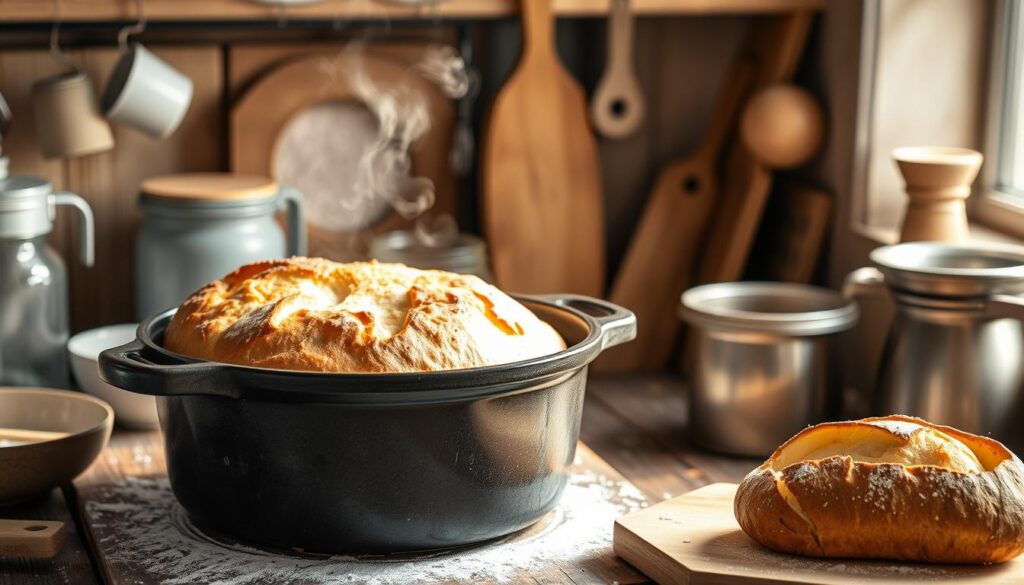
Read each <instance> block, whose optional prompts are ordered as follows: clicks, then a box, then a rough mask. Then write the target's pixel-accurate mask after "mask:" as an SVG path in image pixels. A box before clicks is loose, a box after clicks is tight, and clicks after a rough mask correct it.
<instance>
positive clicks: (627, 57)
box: [608, 0, 633, 77]
mask: <svg viewBox="0 0 1024 585" xmlns="http://www.w3.org/2000/svg"><path fill="white" fill-rule="evenodd" d="M610 10H611V15H609V17H608V26H609V29H608V64H609V65H608V68H609V69H611V70H613V71H620V70H625V71H630V70H631V67H632V63H633V10H632V9H631V8H630V6H629V0H612V5H611V8H610ZM628 75H630V77H632V72H630V73H628Z"/></svg>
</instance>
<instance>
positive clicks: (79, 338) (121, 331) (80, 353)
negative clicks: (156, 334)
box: [68, 323, 157, 429]
mask: <svg viewBox="0 0 1024 585" xmlns="http://www.w3.org/2000/svg"><path fill="white" fill-rule="evenodd" d="M137 327H138V325H137V324H135V323H122V324H120V325H107V326H105V327H97V328H96V329H90V330H88V331H83V332H81V333H79V334H78V335H75V336H73V337H72V338H71V339H70V340H69V341H68V354H69V355H70V356H71V371H72V372H74V374H75V380H76V381H77V382H78V385H79V386H80V387H81V388H82V390H85V391H86V392H88V393H89V394H92V395H93V396H97V397H99V398H102V399H103V400H106V401H107V402H108V403H110V406H112V407H114V414H115V415H116V417H115V420H116V421H117V423H118V424H120V425H122V426H125V427H129V428H133V429H155V428H156V427H157V416H156V399H155V398H153V397H152V396H143V395H141V394H135V393H134V392H129V391H127V390H122V389H120V388H117V387H115V386H111V385H110V384H107V383H106V382H104V381H103V379H102V378H100V368H99V363H98V360H99V357H100V352H102V351H103V350H105V349H109V348H111V347H117V346H118V345H124V344H125V343H128V342H129V341H131V340H133V339H135V330H136V328H137Z"/></svg>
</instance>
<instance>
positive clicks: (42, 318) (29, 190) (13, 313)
mask: <svg viewBox="0 0 1024 585" xmlns="http://www.w3.org/2000/svg"><path fill="white" fill-rule="evenodd" d="M6 169H7V159H6V158H3V157H0V385H5V386H7V385H10V386H47V387H58V388H66V387H68V386H69V383H70V379H69V377H68V365H67V355H66V354H65V349H64V345H65V344H66V343H67V341H68V284H67V269H66V268H65V267H64V261H63V260H61V258H60V256H59V255H58V254H57V252H55V251H54V250H53V248H51V247H50V246H48V245H47V244H46V237H47V235H48V234H49V233H50V232H51V231H52V230H53V220H54V217H55V215H56V207H57V206H59V205H67V206H71V207H72V208H73V209H74V210H76V211H77V212H78V218H79V225H78V234H79V243H78V251H79V257H80V259H81V262H82V264H85V265H86V266H92V263H93V218H92V210H91V209H90V208H89V205H88V204H87V203H86V202H85V201H84V200H83V199H82V198H81V197H79V196H78V195H75V194H74V193H68V192H54V191H53V185H51V184H50V183H49V182H48V181H45V180H43V179H41V178H39V177H32V176H27V175H13V176H7V172H6Z"/></svg>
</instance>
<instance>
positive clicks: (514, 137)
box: [482, 0, 605, 296]
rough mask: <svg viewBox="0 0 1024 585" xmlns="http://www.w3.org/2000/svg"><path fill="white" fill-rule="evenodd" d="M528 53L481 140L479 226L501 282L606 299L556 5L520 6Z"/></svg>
mask: <svg viewBox="0 0 1024 585" xmlns="http://www.w3.org/2000/svg"><path fill="white" fill-rule="evenodd" d="M522 21H523V54H522V57H521V60H520V62H519V65H518V67H517V68H516V70H515V71H514V72H513V73H512V76H511V77H510V78H509V80H508V82H507V83H506V84H505V87H504V88H502V90H501V92H499V94H498V96H497V97H496V98H495V101H494V106H493V108H492V110H491V117H490V120H489V123H488V128H487V132H486V135H485V137H484V152H483V168H482V171H483V185H482V187H483V223H484V229H485V232H486V236H487V240H488V243H489V245H490V250H491V261H492V267H493V270H494V275H495V278H496V279H497V284H498V285H499V286H501V287H502V288H503V289H505V290H508V291H511V292H517V293H554V292H561V293H579V294H586V295H592V296H602V293H603V292H604V258H605V249H604V211H603V202H602V198H601V182H600V173H599V171H598V166H597V147H596V145H595V143H594V137H593V135H592V134H591V131H590V127H589V123H588V120H587V102H586V98H585V96H584V93H583V90H582V89H581V88H580V86H579V84H578V83H576V80H574V79H573V78H572V77H571V76H570V75H569V73H568V72H567V71H566V70H565V68H564V67H563V66H562V63H561V62H560V61H559V59H558V54H557V51H556V50H555V43H554V19H553V17H552V13H551V3H550V0H524V1H523V2H522Z"/></svg>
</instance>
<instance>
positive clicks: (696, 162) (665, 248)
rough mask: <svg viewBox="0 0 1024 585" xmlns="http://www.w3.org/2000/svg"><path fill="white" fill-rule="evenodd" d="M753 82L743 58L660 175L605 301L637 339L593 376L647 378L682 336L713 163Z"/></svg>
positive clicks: (711, 201)
mask: <svg viewBox="0 0 1024 585" xmlns="http://www.w3.org/2000/svg"><path fill="white" fill-rule="evenodd" d="M752 76H753V67H752V63H751V62H750V61H749V60H748V59H746V58H744V57H743V56H742V55H741V56H740V58H739V59H738V60H737V61H736V62H735V64H734V65H733V67H732V70H731V71H730V72H729V75H728V76H727V77H726V80H725V85H724V87H723V89H722V94H721V95H720V96H719V98H718V102H717V103H716V105H715V109H714V112H713V113H712V114H711V119H710V121H709V122H708V127H707V130H706V131H705V134H704V138H703V139H702V140H701V143H700V146H698V147H697V150H696V151H694V152H693V153H691V154H689V155H687V156H684V157H682V158H680V159H678V160H675V161H673V162H671V163H669V164H668V165H666V166H665V167H664V168H663V169H662V170H661V172H660V173H659V174H658V179H657V181H656V182H655V184H654V190H653V191H652V192H651V195H650V197H649V198H648V200H647V204H646V206H645V207H644V212H643V215H642V216H641V217H640V224H639V226H638V227H637V230H636V233H635V234H634V236H633V239H632V240H631V241H630V243H629V248H628V249H627V250H626V257H625V259H624V260H623V261H622V266H621V267H620V268H619V271H618V273H616V275H615V281H614V282H613V283H612V289H611V295H610V298H611V301H612V302H614V303H618V304H620V305H622V306H624V307H627V308H628V309H630V310H632V311H633V312H634V313H635V314H636V317H637V322H638V323H639V324H640V325H639V327H638V329H637V337H636V339H635V340H634V341H633V342H632V343H627V344H624V345H620V346H619V347H616V348H613V349H610V350H608V351H607V352H605V354H604V355H602V356H601V358H600V359H598V360H597V361H596V362H595V363H594V367H595V371H600V372H635V371H653V370H658V369H661V368H664V367H665V364H666V363H668V361H669V359H670V358H671V356H672V352H673V351H674V350H675V341H676V336H677V335H678V334H679V329H680V322H679V319H678V318H677V317H676V307H678V306H679V295H681V294H682V293H683V291H684V290H686V288H687V287H688V286H689V284H690V281H691V279H692V277H693V263H694V261H695V260H696V258H697V256H698V254H697V249H698V247H699V246H700V243H701V240H702V238H703V236H704V231H705V230H704V227H705V225H706V224H707V222H708V218H709V217H710V216H711V213H712V211H713V210H714V206H715V201H716V200H717V194H718V180H717V165H718V160H719V155H720V154H721V150H722V148H723V146H724V145H725V141H726V138H727V137H728V135H729V133H730V132H731V130H732V128H733V126H734V123H735V120H736V117H737V114H738V111H739V108H740V105H741V104H742V103H743V100H744V99H745V97H746V95H747V91H748V89H749V88H750V81H751V79H752Z"/></svg>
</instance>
